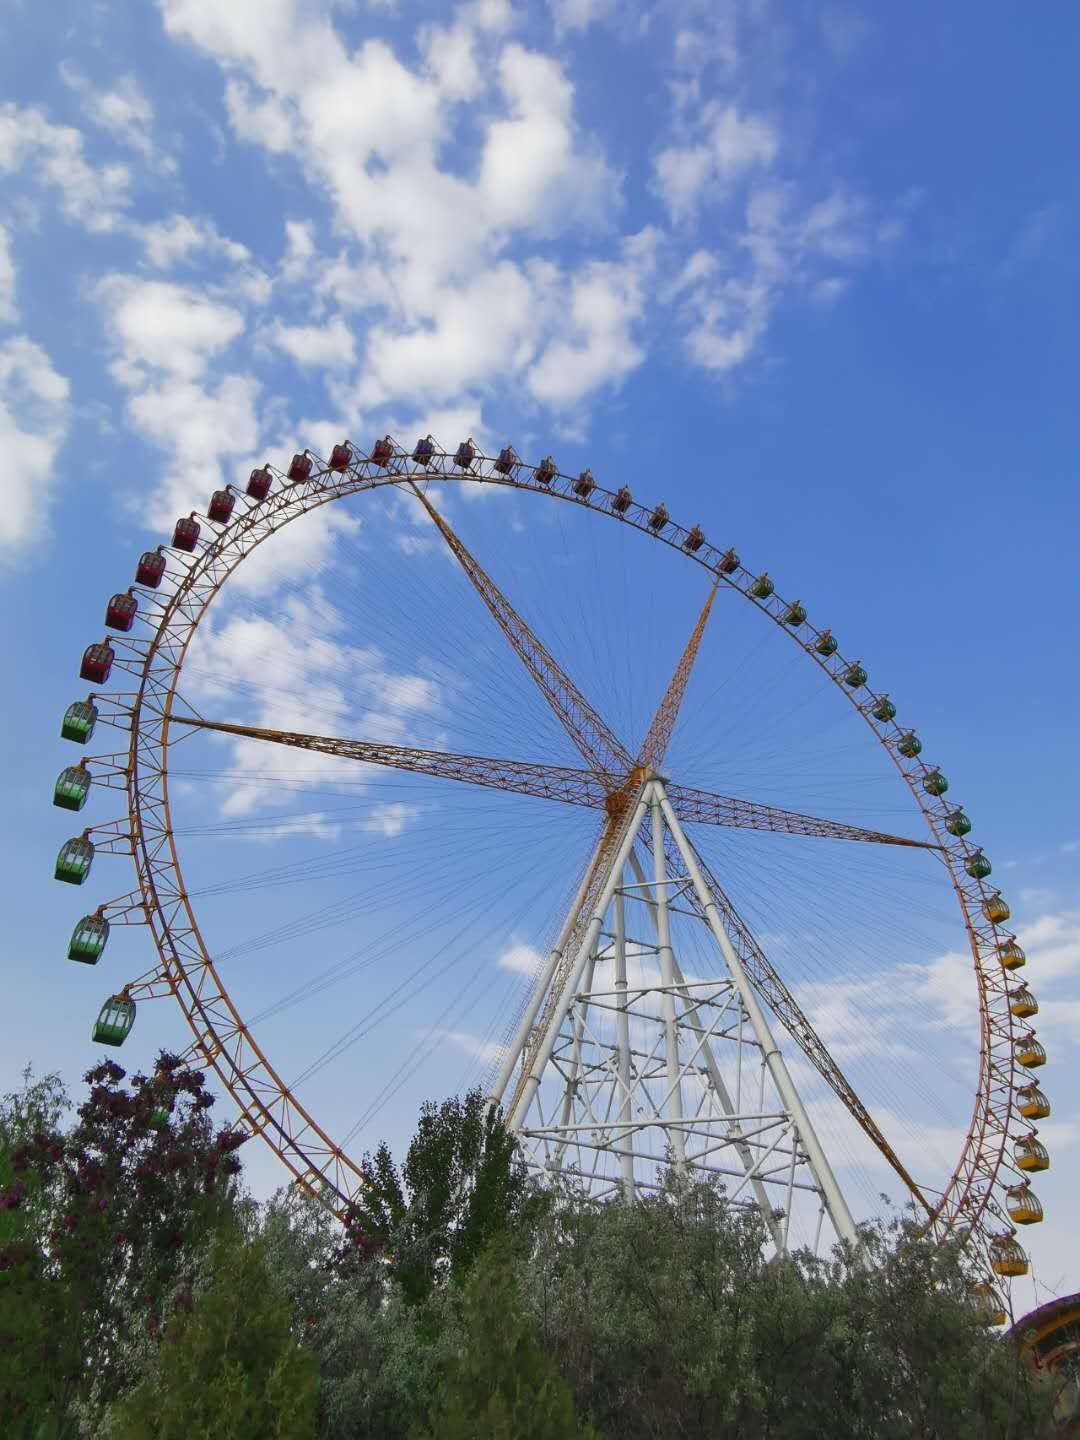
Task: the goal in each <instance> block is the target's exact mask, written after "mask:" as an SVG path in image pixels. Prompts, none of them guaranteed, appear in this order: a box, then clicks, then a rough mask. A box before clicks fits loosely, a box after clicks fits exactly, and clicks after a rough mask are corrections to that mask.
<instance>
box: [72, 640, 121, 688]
mask: <svg viewBox="0 0 1080 1440" xmlns="http://www.w3.org/2000/svg"><path fill="white" fill-rule="evenodd" d="M115 659H116V652H115V651H114V650H113V648H112V646H111V645H110V644H109V642H108V641H107V640H102V641H101V642H100V644H97V645H88V646H87V647H86V649H85V650H84V651H83V657H82V664H81V665H80V666H79V675H80V677H81V678H82V679H83V680H91V681H93V683H94V684H95V685H104V684H105V682H106V680H108V678H109V672H110V671H111V670H112V667H113V661H114V660H115Z"/></svg>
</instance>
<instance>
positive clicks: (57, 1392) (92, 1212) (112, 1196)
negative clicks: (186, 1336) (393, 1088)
mask: <svg viewBox="0 0 1080 1440" xmlns="http://www.w3.org/2000/svg"><path fill="white" fill-rule="evenodd" d="M85 1079H86V1081H87V1084H88V1086H89V1094H88V1097H87V1099H86V1100H85V1102H84V1103H83V1104H82V1105H81V1106H80V1107H79V1110H78V1112H77V1116H76V1121H75V1124H74V1125H73V1126H72V1127H71V1128H70V1129H69V1130H67V1131H61V1130H60V1129H59V1128H58V1122H59V1118H60V1115H61V1113H62V1109H63V1096H62V1093H61V1092H60V1091H59V1090H58V1088H57V1086H56V1082H55V1081H51V1080H50V1081H46V1082H39V1083H38V1085H37V1086H36V1087H35V1086H33V1085H29V1084H28V1085H27V1087H25V1088H24V1090H23V1092H22V1093H21V1094H20V1095H18V1096H13V1097H9V1099H8V1101H7V1102H6V1103H5V1105H4V1107H3V1109H2V1110H0V1176H2V1177H3V1178H5V1179H7V1180H8V1183H7V1184H6V1185H5V1187H4V1189H3V1191H2V1192H0V1213H3V1214H4V1215H5V1223H4V1228H3V1230H2V1231H0V1396H3V1397H4V1403H5V1405H6V1406H7V1407H8V1408H9V1409H10V1410H11V1411H12V1412H13V1413H14V1414H15V1416H16V1418H17V1419H18V1423H19V1424H20V1425H23V1426H24V1428H26V1429H27V1433H34V1431H35V1429H37V1428H40V1427H41V1426H45V1427H46V1429H45V1433H51V1434H56V1435H62V1434H66V1433H68V1432H69V1431H70V1430H71V1429H72V1427H73V1426H74V1424H75V1418H74V1417H75V1416H76V1414H77V1413H79V1412H82V1411H85V1410H86V1409H87V1407H90V1408H91V1409H92V1408H93V1407H95V1406H99V1405H101V1404H103V1403H105V1402H107V1401H108V1400H110V1399H111V1398H113V1397H114V1396H116V1395H120V1394H122V1393H124V1392H125V1391H126V1390H127V1389H128V1388H130V1385H131V1384H132V1382H133V1380H134V1379H135V1376H136V1374H137V1366H138V1363H139V1360H140V1357H141V1347H140V1341H141V1340H142V1339H143V1338H144V1337H146V1336H150V1337H153V1336H154V1335H156V1334H157V1333H158V1331H159V1330H160V1328H161V1326H162V1324H163V1322H164V1321H165V1319H166V1318H167V1316H168V1314H169V1313H170V1311H171V1308H172V1306H173V1305H174V1304H175V1303H176V1300H177V1298H178V1295H180V1296H182V1294H183V1291H184V1275H185V1271H186V1270H187V1269H188V1268H189V1266H190V1260H191V1256H192V1254H193V1253H194V1252H196V1251H197V1250H198V1248H199V1247H200V1246H201V1245H202V1244H203V1243H204V1242H205V1241H206V1240H207V1238H208V1237H209V1236H211V1235H212V1234H213V1233H214V1231H215V1230H216V1228H217V1226H218V1224H219V1223H220V1221H221V1219H222V1218H223V1217H224V1216H226V1215H228V1214H229V1213H230V1211H231V1208H232V1205H233V1184H232V1179H231V1176H232V1175H233V1174H234V1173H235V1172H236V1171H237V1170H238V1169H239V1161H238V1159H237V1158H236V1156H235V1154H234V1153H233V1152H234V1151H235V1150H236V1148H237V1145H238V1144H239V1143H241V1142H242V1137H241V1136H238V1135H235V1134H234V1132H232V1131H228V1130H224V1131H218V1132H217V1134H216V1135H215V1132H214V1128H213V1125H212V1123H211V1121H210V1119H209V1111H210V1108H211V1107H212V1105H213V1103H214V1101H213V1097H212V1096H211V1095H209V1094H207V1093H206V1090H205V1084H204V1076H203V1075H202V1074H201V1072H199V1071H195V1070H189V1069H187V1068H185V1067H182V1066H180V1065H179V1064H178V1062H177V1061H176V1060H175V1059H174V1058H173V1057H171V1056H168V1055H163V1056H162V1057H161V1058H160V1059H159V1062H158V1065H157V1067H156V1069H155V1071H154V1074H153V1075H151V1076H146V1075H136V1076H134V1077H133V1078H132V1081H131V1085H130V1087H125V1086H124V1085H123V1084H122V1083H121V1082H122V1081H123V1080H124V1079H125V1073H124V1071H123V1070H122V1069H121V1068H120V1066H119V1065H116V1064H115V1063H114V1062H112V1061H106V1062H104V1063H103V1064H101V1065H98V1066H96V1067H95V1068H94V1069H93V1070H91V1071H89V1072H88V1074H87V1075H86V1077H85ZM162 1110H163V1111H165V1113H166V1117H167V1118H166V1120H165V1123H164V1125H161V1124H159V1119H160V1117H156V1116H155V1112H156V1111H162Z"/></svg>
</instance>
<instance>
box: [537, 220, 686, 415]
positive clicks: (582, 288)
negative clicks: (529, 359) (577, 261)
mask: <svg viewBox="0 0 1080 1440" xmlns="http://www.w3.org/2000/svg"><path fill="white" fill-rule="evenodd" d="M658 238H659V237H658V235H657V233H656V232H655V231H653V230H651V229H646V230H643V231H641V233H640V234H638V235H634V236H631V237H630V238H629V239H627V240H626V241H624V242H623V258H622V259H621V260H620V261H604V260H596V261H593V262H591V263H590V264H588V265H586V266H584V267H583V269H582V270H581V271H579V272H578V274H577V275H575V276H574V279H573V281H572V283H571V287H570V303H569V306H568V307H567V311H566V314H565V317H564V321H563V325H562V333H561V334H560V335H559V336H557V338H555V339H553V340H552V341H551V342H550V343H549V345H548V346H547V348H546V349H545V351H544V353H543V354H542V355H541V356H540V358H539V359H538V361H537V362H536V364H535V365H534V366H533V367H532V369H531V370H530V371H529V377H528V383H529V390H530V391H531V393H532V394H533V395H534V396H535V397H536V398H537V399H538V400H542V401H544V402H545V403H546V404H548V405H550V406H551V407H552V408H553V409H555V410H561V409H566V408H567V407H570V406H575V405H579V404H580V403H581V402H582V401H583V400H585V399H587V398H588V397H589V396H590V395H591V394H592V393H593V392H594V391H596V390H597V389H599V388H600V387H601V386H611V385H618V384H619V382H620V381H622V380H623V379H625V377H626V376H627V375H629V374H630V373H631V371H633V370H635V369H636V368H637V367H638V366H639V365H640V364H641V362H642V361H643V360H644V358H645V352H644V349H643V348H642V347H641V346H640V345H638V344H637V343H636V342H635V341H634V338H633V327H634V322H635V321H636V320H638V319H639V318H640V317H641V315H642V313H643V311H644V307H645V298H646V289H647V283H648V281H649V279H650V278H651V276H652V273H653V271H654V269H655V265H656V252H657V244H658Z"/></svg>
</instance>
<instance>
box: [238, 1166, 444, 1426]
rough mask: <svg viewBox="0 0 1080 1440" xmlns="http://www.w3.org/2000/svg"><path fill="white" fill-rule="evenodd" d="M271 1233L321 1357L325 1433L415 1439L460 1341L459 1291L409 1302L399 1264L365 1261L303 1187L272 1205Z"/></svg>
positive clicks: (270, 1244)
mask: <svg viewBox="0 0 1080 1440" xmlns="http://www.w3.org/2000/svg"><path fill="white" fill-rule="evenodd" d="M261 1233H262V1237H263V1241H264V1243H265V1245H266V1249H267V1254H268V1256H269V1258H270V1262H271V1265H272V1268H273V1271H274V1274H275V1275H276V1276H277V1277H278V1280H279V1283H280V1284H281V1285H282V1287H283V1288H284V1290H285V1292H286V1293H287V1294H288V1296H289V1301H290V1306H291V1309H292V1314H293V1327H294V1333H295V1334H297V1335H299V1336H300V1337H301V1338H302V1339H303V1341H304V1343H305V1344H306V1345H308V1346H310V1347H311V1349H312V1350H313V1351H314V1352H315V1354H316V1355H317V1356H318V1360H319V1390H318V1411H317V1433H318V1435H319V1436H320V1437H321V1440H405V1437H407V1436H408V1434H409V1431H410V1429H411V1427H412V1425H413V1424H414V1422H415V1420H416V1417H417V1416H418V1415H424V1414H426V1413H427V1411H428V1409H429V1408H430V1406H431V1404H432V1403H433V1401H434V1397H435V1394H436V1389H437V1386H438V1381H439V1376H440V1374H441V1373H442V1371H443V1369H444V1367H445V1365H446V1364H447V1363H448V1361H449V1358H450V1356H451V1355H452V1353H453V1352H454V1350H455V1348H456V1347H457V1345H458V1343H459V1337H460V1296H459V1294H458V1292H457V1291H456V1289H454V1288H452V1287H451V1288H440V1289H435V1290H433V1291H432V1293H431V1294H430V1295H429V1296H428V1297H427V1298H426V1299H425V1300H423V1301H419V1302H415V1303H410V1302H408V1301H407V1300H406V1298H405V1295H404V1292H403V1291H402V1289H401V1287H400V1286H399V1285H398V1284H397V1283H396V1281H394V1279H393V1277H392V1274H391V1269H390V1267H389V1266H388V1265H387V1264H386V1263H384V1262H383V1261H381V1260H379V1259H377V1258H371V1257H370V1256H366V1258H363V1259H361V1261H360V1263H357V1251H356V1250H355V1248H354V1247H352V1246H350V1247H348V1248H347V1249H345V1248H343V1246H342V1243H341V1229H340V1226H339V1225H338V1223H337V1222H336V1221H335V1220H334V1219H333V1217H332V1216H330V1215H329V1214H328V1212H327V1211H326V1210H325V1209H324V1208H323V1206H321V1205H320V1204H318V1202H316V1201H314V1200H312V1199H310V1198H309V1197H308V1196H306V1195H304V1194H303V1193H302V1192H299V1191H296V1190H291V1191H288V1192H285V1193H284V1194H282V1195H279V1196H277V1197H276V1198H275V1199H274V1200H272V1201H271V1202H270V1203H269V1204H268V1205H267V1206H266V1207H265V1209H264V1211H263V1216H262V1229H261Z"/></svg>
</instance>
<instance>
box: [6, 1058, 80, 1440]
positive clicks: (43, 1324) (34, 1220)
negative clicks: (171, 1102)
mask: <svg viewBox="0 0 1080 1440" xmlns="http://www.w3.org/2000/svg"><path fill="white" fill-rule="evenodd" d="M67 1108H68V1099H67V1095H66V1093H65V1091H64V1088H63V1086H62V1084H61V1082H60V1080H59V1077H58V1076H55V1075H47V1076H45V1077H44V1078H42V1079H40V1080H35V1079H34V1078H33V1076H32V1074H31V1072H30V1071H29V1070H27V1071H26V1072H24V1075H23V1088H22V1090H21V1091H20V1092H19V1093H17V1094H13V1095H8V1096H6V1097H5V1098H4V1099H3V1100H2V1101H0V1418H2V1419H3V1423H4V1427H5V1428H4V1432H3V1433H4V1434H5V1435H10V1436H11V1437H12V1440H15V1437H21V1436H24V1435H25V1436H32V1435H36V1434H38V1433H39V1432H40V1430H41V1428H42V1426H43V1425H44V1424H47V1422H48V1417H49V1415H50V1412H51V1411H52V1409H53V1404H52V1402H53V1392H54V1389H55V1388H56V1376H55V1375H54V1374H50V1369H49V1367H48V1365H47V1364H45V1363H43V1362H44V1361H45V1358H46V1346H47V1337H48V1336H49V1334H50V1333H51V1332H52V1330H53V1327H54V1324H55V1322H56V1319H57V1317H56V1315H55V1310H54V1306H53V1304H52V1303H51V1302H52V1301H53V1299H54V1296H53V1293H52V1291H51V1290H50V1288H49V1287H48V1286H47V1284H46V1283H45V1279H44V1274H43V1271H44V1266H45V1254H44V1252H43V1250H42V1247H41V1244H40V1239H39V1237H40V1235H41V1233H42V1231H43V1229H44V1227H45V1225H46V1223H47V1217H48V1210H49V1197H48V1194H47V1192H46V1189H45V1187H44V1185H43V1184H42V1180H41V1177H40V1176H39V1175H38V1174H37V1173H36V1172H33V1171H31V1172H30V1173H27V1172H26V1171H25V1170H20V1173H18V1174H17V1173H16V1169H15V1167H14V1165H13V1164H12V1156H13V1155H15V1156H18V1154H19V1153H20V1151H21V1150H22V1149H23V1148H24V1147H25V1146H26V1145H28V1144H29V1143H30V1142H31V1141H32V1139H33V1137H34V1136H35V1135H44V1134H53V1133H55V1131H56V1128H57V1126H58V1125H59V1124H60V1121H61V1118H62V1116H63V1114H64V1111H65V1110H66V1109H67ZM46 1433H48V1432H46Z"/></svg>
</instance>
